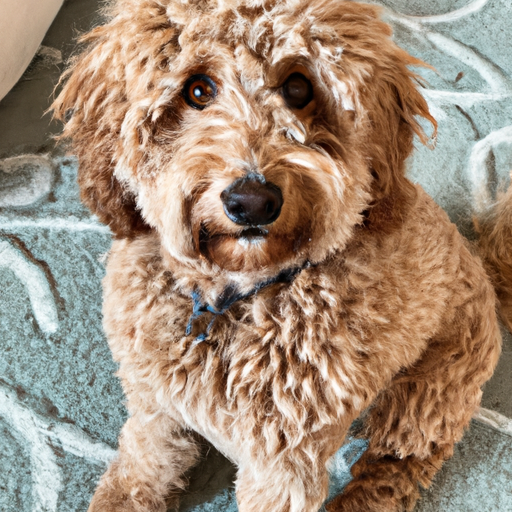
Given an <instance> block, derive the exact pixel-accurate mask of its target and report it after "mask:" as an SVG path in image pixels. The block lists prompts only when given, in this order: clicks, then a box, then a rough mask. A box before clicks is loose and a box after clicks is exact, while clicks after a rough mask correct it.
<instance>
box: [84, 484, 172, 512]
mask: <svg viewBox="0 0 512 512" xmlns="http://www.w3.org/2000/svg"><path fill="white" fill-rule="evenodd" d="M176 510H178V500H177V499H172V498H169V499H168V500H167V501H164V500H157V499H155V497H153V496H151V497H148V498H147V499H144V498H143V497H141V496H137V498H136V499H134V498H133V497H132V496H130V495H127V494H126V493H124V492H120V491H118V490H117V489H115V488H112V487H111V488H108V489H105V488H102V487H100V488H98V490H97V491H96V493H95V494H94V496H93V498H92V501H91V504H90V505H89V508H88V510H87V512H167V511H169V512H174V511H176Z"/></svg>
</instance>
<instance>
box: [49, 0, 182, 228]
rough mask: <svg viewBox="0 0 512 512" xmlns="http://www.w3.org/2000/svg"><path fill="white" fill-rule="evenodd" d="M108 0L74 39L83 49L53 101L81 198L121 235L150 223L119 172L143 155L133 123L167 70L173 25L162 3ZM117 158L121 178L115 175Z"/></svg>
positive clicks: (132, 169)
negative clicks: (101, 16)
mask: <svg viewBox="0 0 512 512" xmlns="http://www.w3.org/2000/svg"><path fill="white" fill-rule="evenodd" d="M112 5H113V7H112V10H111V13H110V16H111V19H110V21H109V22H108V23H107V24H106V25H104V26H101V27H98V28H95V29H94V30H92V31H91V32H90V33H89V34H87V35H86V36H85V37H83V38H82V39H81V42H82V43H84V44H86V45H87V48H86V50H85V51H84V52H83V53H82V54H81V55H79V56H78V57H77V58H76V59H75V60H74V62H72V65H71V67H70V68H69V69H68V71H67V72H66V73H65V74H64V76H63V78H62V80H61V81H62V82H65V85H64V87H63V89H62V91H61V93H60V94H59V96H58V98H57V99H56V100H55V102H54V103H53V105H52V108H53V110H54V116H55V117H56V118H58V119H60V120H62V121H64V122H65V128H64V131H63V134H62V137H63V138H70V139H71V140H72V147H73V150H74V152H75V153H76V155H77V156H78V159H79V172H78V182H79V185H80V190H81V197H82V200H83V202H84V203H85V204H86V205H87V206H88V207H89V208H90V209H91V210H92V211H93V212H94V213H96V214H97V215H98V217H99V218H100V219H101V221H102V222H104V223H105V224H108V225H109V226H110V228H111V229H112V231H113V233H114V234H115V235H116V236H119V237H126V236H132V235H134V234H136V233H138V232H141V231H146V230H148V229H150V228H149V226H148V225H147V224H146V223H145V222H144V220H143V218H142V216H141V214H140V212H139V211H138V209H137V207H136V196H135V192H134V190H129V188H128V185H127V184H126V181H127V180H126V176H130V175H135V174H136V170H137V165H138V162H139V161H140V159H141V158H142V157H143V154H144V148H143V144H142V142H143V141H142V140H141V134H140V133H139V132H138V127H139V125H140V124H141V123H142V122H143V121H144V119H145V118H146V116H147V113H148V103H150V102H151V93H153V94H155V89H156V88H157V85H158V82H159V80H160V79H161V77H162V76H163V75H164V74H166V73H167V74H168V73H169V63H170V61H171V60H172V58H173V57H174V56H175V54H176V51H177V46H178V45H177V37H178V35H179V34H178V32H179V31H178V29H177V27H176V25H174V24H173V23H172V22H171V21H170V17H169V13H168V12H167V9H166V7H165V6H163V5H162V3H161V2H157V1H154V0H119V1H118V2H116V3H114V4H112ZM127 117H129V118H130V119H129V120H130V123H126V119H127ZM139 118H140V120H141V121H140V123H139ZM137 123H139V124H137ZM120 160H122V162H121V164H120V165H119V166H118V167H123V169H122V172H123V181H120V179H119V176H118V175H117V174H116V172H117V171H119V168H117V170H116V165H117V164H119V161H120ZM125 171H126V176H125Z"/></svg>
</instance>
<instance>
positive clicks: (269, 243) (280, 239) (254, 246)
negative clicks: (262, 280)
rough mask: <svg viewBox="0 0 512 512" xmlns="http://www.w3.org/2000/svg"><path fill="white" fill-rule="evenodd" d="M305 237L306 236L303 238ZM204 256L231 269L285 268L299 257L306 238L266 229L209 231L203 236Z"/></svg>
mask: <svg viewBox="0 0 512 512" xmlns="http://www.w3.org/2000/svg"><path fill="white" fill-rule="evenodd" d="M301 238H302V237H301ZM199 240H200V242H199V247H200V252H201V255H202V256H203V257H204V258H206V259H207V260H209V261H210V262H212V263H214V264H215V265H217V266H218V267H220V268H222V269H224V270H227V271H231V272H254V271H258V270H261V269H268V268H269V267H281V266H282V265H283V264H284V263H285V262H287V261H292V260H294V259H296V257H297V248H298V247H300V246H301V245H302V243H301V242H302V240H294V239H293V237H287V236H276V235H274V234H272V233H269V231H268V230H266V229H265V228H258V227H254V228H246V229H243V230H241V231H239V232H237V233H234V234H209V233H208V232H207V231H206V230H204V229H203V230H202V232H201V235H200V237H199Z"/></svg>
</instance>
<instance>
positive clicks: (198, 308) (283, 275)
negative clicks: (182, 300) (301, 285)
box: [185, 261, 311, 345]
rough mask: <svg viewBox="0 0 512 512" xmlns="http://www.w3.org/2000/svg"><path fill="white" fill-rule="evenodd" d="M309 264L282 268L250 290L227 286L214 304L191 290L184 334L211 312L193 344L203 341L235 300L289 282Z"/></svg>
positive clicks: (188, 332) (190, 331) (189, 332)
mask: <svg viewBox="0 0 512 512" xmlns="http://www.w3.org/2000/svg"><path fill="white" fill-rule="evenodd" d="M310 266H311V263H309V261H306V263H304V264H303V265H302V266H301V267H294V268H288V269H285V270H282V271H281V272H280V273H279V274H277V276H274V277H270V278H269V279H266V280H265V281H261V282H259V283H257V284H256V286H254V288H253V289H252V290H250V291H249V292H247V293H239V292H238V291H237V288H236V286H228V287H226V288H225V289H224V291H223V292H222V293H221V294H220V295H219V298H218V299H217V302H216V304H215V306H212V305H210V304H208V303H207V302H203V301H202V299H201V294H200V293H199V291H198V290H197V288H196V289H194V291H193V292H192V314H191V315H190V318H189V321H188V324H187V329H186V330H185V334H186V335H187V336H190V334H192V329H193V328H194V322H195V321H196V320H197V319H198V318H199V317H200V316H202V315H204V314H205V313H211V314H212V315H213V317H212V319H211V320H210V322H209V323H208V327H207V328H206V331H204V332H203V333H201V334H199V336H197V337H196V339H195V340H194V345H196V344H198V343H201V342H202V341H205V340H206V339H207V338H208V336H209V335H210V331H211V329H212V327H213V324H214V323H215V319H216V318H217V317H218V316H219V315H223V314H224V313H225V312H226V311H227V310H228V309H229V308H230V307H231V306H232V305H233V304H234V303H235V302H238V301H240V300H244V299H248V298H249V297H252V296H253V295H256V294H257V293H258V292H259V291H260V290H263V288H266V287H267V286H270V285H272V284H276V283H291V282H292V281H293V280H294V279H295V277H296V276H297V274H299V273H300V272H301V271H302V270H304V269H305V268H308V267H310Z"/></svg>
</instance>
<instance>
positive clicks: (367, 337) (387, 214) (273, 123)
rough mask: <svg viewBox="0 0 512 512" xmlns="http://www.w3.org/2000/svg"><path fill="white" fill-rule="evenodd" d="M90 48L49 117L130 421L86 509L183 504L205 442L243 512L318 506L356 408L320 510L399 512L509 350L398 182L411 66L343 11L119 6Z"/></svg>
mask: <svg viewBox="0 0 512 512" xmlns="http://www.w3.org/2000/svg"><path fill="white" fill-rule="evenodd" d="M83 41H84V42H85V43H86V44H87V46H86V48H85V50H83V52H82V54H81V55H79V56H78V57H77V58H76V59H75V61H74V63H73V64H72V65H71V67H70V69H69V71H68V72H67V74H66V75H65V78H64V82H65V83H64V86H63V89H62V91H61V92H60V95H59V96H58V98H57V99H56V101H55V103H54V109H55V116H56V117H58V118H60V119H62V120H64V121H65V128H64V132H63V137H68V138H70V139H72V142H73V149H74V151H75V153H76V154H77V156H78V158H79V163H80V168H79V176H78V179H79V184H80V187H81V195H82V199H83V201H84V202H85V204H86V205H88V206H89V207H90V209H91V210H92V211H93V212H94V213H95V214H96V215H97V216H98V217H99V219H100V220H101V221H103V222H104V223H105V224H107V225H108V226H110V228H111V230H112V232H113V234H114V236H115V241H114V243H113V246H112V249H111V252H110V254H109V258H108V265H107V274H106V277H105V280H104V328H105V331H106V334H107V337H108V340H109V344H110V347H111V350H112V353H113V357H114V359H115V360H116V361H117V362H118V363H119V372H118V375H119V377H120V378H121V381H122V384H123V388H124V392H125V394H126V398H127V407H128V410H129V413H130V416H129V419H128V420H127V422H126V424H125V425H124V427H123V429H122V433H121V436H120V438H119V456H118V458H117V460H115V461H114V462H113V463H112V464H111V465H110V467H109V468H108V470H107V472H106V473H105V475H104V476H103V477H102V479H101V481H100V483H99V485H98V488H97V490H96V493H95V495H94V497H93V499H92V503H91V505H90V508H89V511H90V512H99V511H101V512H107V511H108V512H118V511H119V512H120V511H128V512H142V511H144V512H157V511H158V512H164V511H165V510H167V508H168V507H169V508H170V509H175V508H176V507H177V506H178V503H179V493H180V490H181V489H183V488H184V487H185V485H186V477H185V476H184V475H185V473H186V471H187V470H188V469H189V468H190V467H192V466H193V465H194V464H195V463H196V462H197V460H198V457H199V453H200V449H199V447H200V445H201V443H202V440H203V439H206V440H208V441H209V442H210V443H212V444H213V445H214V446H216V447H217V448H218V449H219V450H220V451H221V452H222V453H224V454H225V455H226V456H227V457H228V458H229V459H230V460H232V461H233V462H234V463H235V464H236V466H237V468H238V473H237V479H236V496H237V502H238V507H239V510H240V511H241V512H303V511H305V512H316V511H317V510H318V509H319V508H320V507H321V506H322V504H323V502H324V501H325V499H326V496H327V490H328V469H327V468H328V465H329V460H330V459H331V457H332V456H333V455H334V454H335V453H336V451H337V450H338V449H339V448H340V446H341V445H342V443H343V442H344V439H345V436H346V434H347V431H348V430H349V428H350V426H351V424H352V423H353V422H354V420H355V419H356V418H359V417H361V416H362V418H363V422H364V427H363V434H364V435H365V436H367V438H368V440H369V447H368V450H367V451H366V453H365V454H364V455H363V457H362V458H361V459H360V460H359V461H358V462H357V463H356V464H355V466H354V467H353V469H352V473H353V480H352V482H351V483H350V484H349V485H348V486H347V487H346V488H345V490H344V492H343V493H342V494H341V495H339V496H337V497H336V498H335V499H334V500H332V501H331V502H330V503H329V504H327V510H329V511H330V512H342V511H343V512H345V511H350V512H354V511H358V510H364V511H373V512H382V511H399V510H412V509H413V508H414V504H415V502H416V500H417V499H418V496H419V487H420V486H422V487H428V485H429V484H430V482H431V481H432V478H433V476H434V474H435V473H436V472H437V471H438V469H439V468H440V467H441V465H442V463H443V461H445V460H446V459H448V458H449V457H450V456H451V455H452V453H453V446H454V443H456V442H457V441H459V440H460V439H461V437H462V435H463V431H464V429H465V427H466V426H467V425H468V423H469V421H470V419H471V416H472V414H473V412H474V411H475V409H476V408H477V407H478V405H479V403H480V398H481V386H482V385H483V384H484V382H485V381H486V380H488V379H489V378H490V376H491V375H492V372H493V369H494V367H495V365H496V363H497V360H498V357H499V353H500V345H501V338H500V331H499V327H498V322H497V316H496V297H495V292H494V289H493V286H492V285H491V283H490V281H489V279H488V277H487V274H486V271H485V270H484V268H483V266H482V262H481V261H480V259H479V258H478V256H476V255H475V251H474V250H473V249H472V248H471V247H470V246H469V243H468V242H467V241H466V240H465V239H463V238H462V237H461V236H460V235H459V233H458V232H457V229H456V227H455V226H454V225H453V224H451V223H450V221H449V220H448V218H447V216H446V214H445V213H444V212H443V211H442V210H441V209H440V208H439V207H438V206H437V205H436V204H435V203H434V202H433V200H432V199H431V198H429V197H428V196H427V195H426V193H425V192H424V191H423V190H422V189H421V188H420V187H419V186H417V185H413V184H412V183H411V182H410V181H409V180H408V179H407V178H406V177H405V160H406V158H407V157H408V156H409V155H410V153H411V151H412V149H413V137H414V136H415V135H417V136H418V137H419V138H420V140H422V141H423V142H424V143H427V142H428V137H427V136H426V135H425V133H424V132H423V130H422V128H421V127H420V124H419V123H418V118H419V117H421V118H424V119H425V120H427V121H429V122H430V123H431V124H432V125H433V129H434V132H435V129H436V123H435V120H434V119H433V118H432V116H431V115H430V113H429V110H428V106H427V103H426V101H425V100H424V98H423V97H422V95H421V94H420V92H419V85H420V84H419V78H418V77H417V76H416V75H415V74H414V73H413V72H412V71H411V70H409V68H408V66H411V65H421V64H422V63H421V62H420V61H419V60H417V59H415V58H413V57H411V56H410V55H408V54H407V53H406V52H405V51H403V50H401V49H400V48H398V47H397V46H396V45H395V44H394V43H393V42H392V39H391V29H390V27H389V26H388V25H387V24H385V23H384V22H383V21H381V19H380V15H379V9H378V8H377V7H375V6H370V5H364V4H359V3H355V2H351V1H342V0H311V1H310V0H281V1H279V0H238V1H231V0H195V1H192V0H190V1H186V0H117V1H116V2H114V3H113V4H112V5H111V6H110V11H109V16H108V21H107V22H106V24H105V25H103V26H99V27H97V28H95V29H93V30H92V31H91V32H90V33H89V34H88V35H86V36H85V37H84V39H83ZM434 135H435V133H434Z"/></svg>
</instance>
